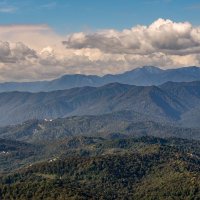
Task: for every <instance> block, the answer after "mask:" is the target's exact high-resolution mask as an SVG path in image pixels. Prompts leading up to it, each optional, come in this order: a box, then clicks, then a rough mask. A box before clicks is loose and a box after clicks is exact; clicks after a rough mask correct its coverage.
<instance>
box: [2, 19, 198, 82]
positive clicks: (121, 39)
mask: <svg viewBox="0 0 200 200" xmlns="http://www.w3.org/2000/svg"><path fill="white" fill-rule="evenodd" d="M0 38H1V41H0V81H11V80H13V81H14V80H18V81H22V80H23V81H24V80H39V79H51V78H55V77H57V76H60V75H62V74H65V73H85V74H99V75H102V74H106V73H119V72H123V71H125V70H130V69H133V68H135V67H138V66H143V65H154V66H160V67H162V68H169V67H177V66H178V67H180V66H188V65H199V64H200V28H199V27H194V26H192V24H190V23H189V22H182V23H176V22H172V21H171V20H164V19H158V20H156V21H155V22H153V23H152V24H151V25H149V26H143V25H138V26H135V27H132V28H131V29H125V30H122V31H117V30H113V29H110V30H102V31H97V32H93V33H84V32H81V33H74V34H71V35H67V36H63V35H59V34H57V33H56V32H54V31H53V30H52V29H51V28H50V27H48V26H47V25H10V26H0ZM62 41H64V42H62ZM63 44H64V45H63Z"/></svg>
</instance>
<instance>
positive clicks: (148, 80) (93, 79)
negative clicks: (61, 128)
mask: <svg viewBox="0 0 200 200" xmlns="http://www.w3.org/2000/svg"><path fill="white" fill-rule="evenodd" d="M168 81H173V82H190V81H200V68H199V67H195V66H194V67H184V68H178V69H167V70H162V69H160V68H157V67H153V66H145V67H141V68H137V69H134V70H132V71H128V72H125V73H122V74H117V75H105V76H103V77H100V76H95V75H89V76H87V75H81V74H75V75H64V76H62V77H61V78H58V79H55V80H52V81H36V82H22V83H18V82H8V83H1V84H0V92H8V91H29V92H41V91H54V90H64V89H70V88H74V87H83V86H95V87H97V86H103V85H105V84H109V83H113V82H118V83H122V84H129V85H138V86H150V85H160V84H163V83H165V82H168Z"/></svg>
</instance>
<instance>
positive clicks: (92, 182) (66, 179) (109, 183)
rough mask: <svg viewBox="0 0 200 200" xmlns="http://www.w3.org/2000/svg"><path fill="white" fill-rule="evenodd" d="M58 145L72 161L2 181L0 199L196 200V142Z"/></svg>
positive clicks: (199, 167) (199, 191)
mask: <svg viewBox="0 0 200 200" xmlns="http://www.w3.org/2000/svg"><path fill="white" fill-rule="evenodd" d="M64 144H66V146H65V145H64ZM60 145H61V146H62V145H64V146H65V147H66V148H65V153H66V152H67V151H69V150H70V152H71V153H70V155H71V156H69V155H67V154H63V155H62V156H60V157H52V158H51V159H49V160H48V161H44V162H40V163H37V164H34V165H31V166H27V167H25V168H21V169H20V170H17V171H15V172H13V173H11V174H9V175H4V176H1V178H0V198H1V199H2V200H4V199H5V200H7V199H16V200H25V199H49V200H53V199H61V200H63V199H77V200H79V199H108V200H111V199H119V200H121V199H141V200H152V199H157V200H162V199H163V200H166V199H179V200H185V199H199V198H200V184H199V183H200V157H199V156H200V154H199V152H200V151H199V150H200V143H199V142H196V141H189V140H182V139H175V138H174V139H173V138H172V139H159V138H152V137H142V138H140V139H120V140H119V139H118V140H112V141H111V140H102V139H98V138H96V139H95V138H88V139H87V138H82V139H81V138H79V139H78V138H74V139H70V140H68V141H65V142H63V143H62V144H60ZM64 146H63V147H64ZM72 152H73V154H72Z"/></svg>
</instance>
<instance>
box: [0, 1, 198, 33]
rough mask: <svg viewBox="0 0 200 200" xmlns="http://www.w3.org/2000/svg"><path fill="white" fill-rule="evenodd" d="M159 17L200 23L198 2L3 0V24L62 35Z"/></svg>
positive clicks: (0, 12) (0, 7) (0, 16)
mask: <svg viewBox="0 0 200 200" xmlns="http://www.w3.org/2000/svg"><path fill="white" fill-rule="evenodd" d="M158 18H165V19H171V20H174V21H190V22H191V23H192V24H194V25H198V24H199V19H200V1H199V0H101V1H94V0H54V1H53V0H42V1H41V0H2V1H0V24H48V25H49V26H51V27H52V28H54V29H55V30H56V31H58V32H60V33H64V34H65V33H66V32H67V33H71V32H76V31H84V30H97V29H105V28H115V29H119V30H120V29H123V28H128V27H132V26H134V25H136V24H150V23H151V22H152V21H154V20H156V19H158Z"/></svg>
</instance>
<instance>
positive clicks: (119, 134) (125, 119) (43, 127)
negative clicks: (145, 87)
mask: <svg viewBox="0 0 200 200" xmlns="http://www.w3.org/2000/svg"><path fill="white" fill-rule="evenodd" d="M148 135H150V136H157V137H163V138H165V137H179V138H187V139H198V140H199V139H200V129H194V128H183V127H180V126H178V124H172V123H170V124H169V123H163V122H162V121H160V122H159V120H157V122H155V121H152V119H151V118H150V117H149V116H147V115H141V114H139V113H136V112H131V111H121V112H115V113H111V114H104V115H97V116H77V117H68V118H63V119H61V118H60V119H55V120H30V121H27V122H24V123H22V124H19V125H14V126H6V127H2V128H0V137H1V138H5V139H11V140H19V141H23V142H29V143H36V144H38V143H43V142H44V141H49V142H51V141H54V140H58V139H62V138H65V137H71V136H99V137H103V138H110V139H115V138H126V137H141V136H148Z"/></svg>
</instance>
